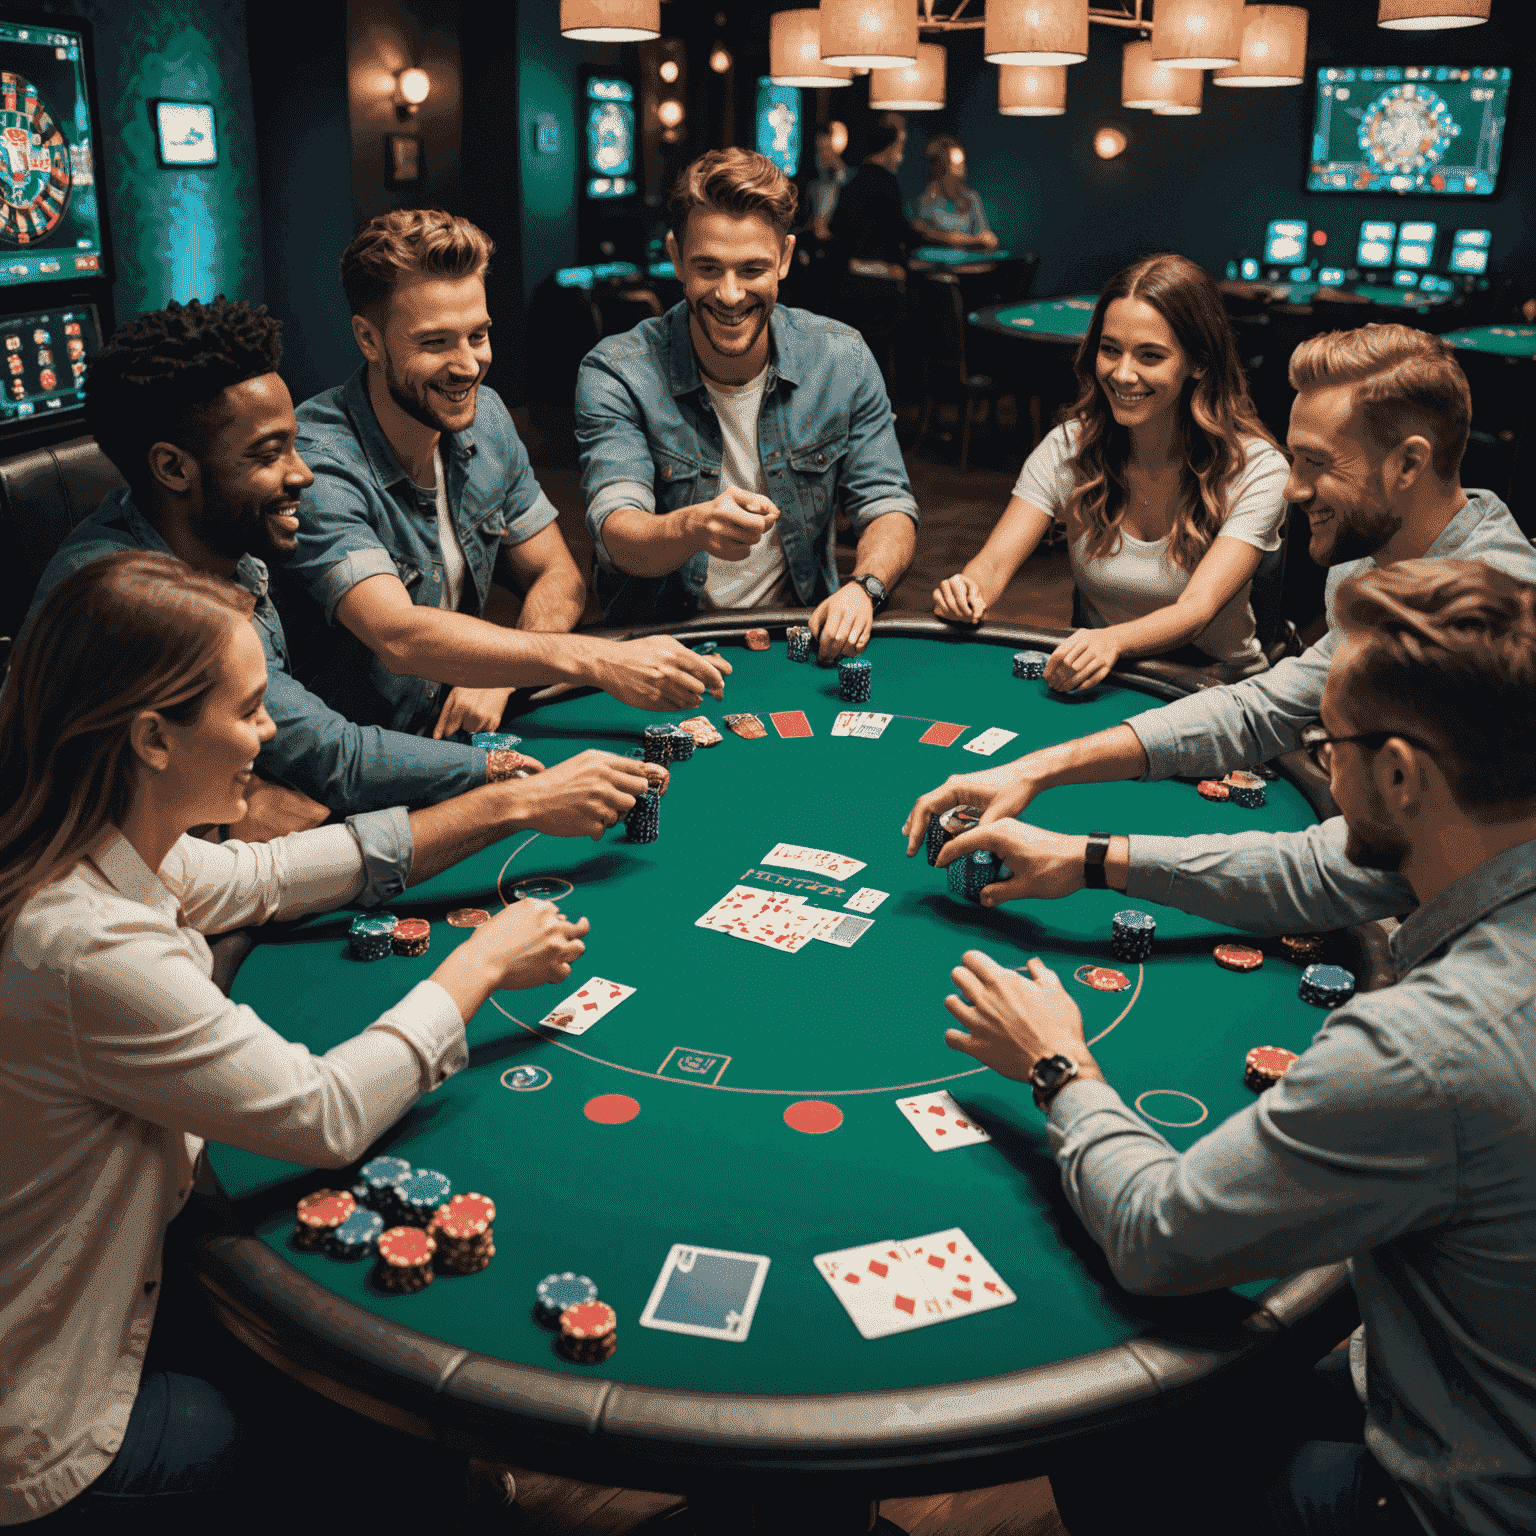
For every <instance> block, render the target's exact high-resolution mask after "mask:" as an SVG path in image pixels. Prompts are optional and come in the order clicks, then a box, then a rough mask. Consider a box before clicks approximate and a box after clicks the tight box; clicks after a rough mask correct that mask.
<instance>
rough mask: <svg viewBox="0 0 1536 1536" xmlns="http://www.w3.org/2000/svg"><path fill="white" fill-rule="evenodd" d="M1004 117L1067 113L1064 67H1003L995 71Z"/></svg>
mask: <svg viewBox="0 0 1536 1536" xmlns="http://www.w3.org/2000/svg"><path fill="white" fill-rule="evenodd" d="M997 110H998V111H999V112H1001V113H1002V115H1003V116H1004V117H1060V116H1061V114H1062V113H1063V112H1065V111H1066V110H1067V66H1066V65H1065V64H1004V65H1003V66H1002V68H1001V69H999V70H998V72H997Z"/></svg>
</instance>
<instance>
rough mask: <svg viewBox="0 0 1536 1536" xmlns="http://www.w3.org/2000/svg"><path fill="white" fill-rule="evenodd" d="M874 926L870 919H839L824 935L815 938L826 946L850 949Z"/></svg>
mask: <svg viewBox="0 0 1536 1536" xmlns="http://www.w3.org/2000/svg"><path fill="white" fill-rule="evenodd" d="M874 926H875V920H874V918H872V917H853V916H851V915H850V916H847V917H840V918H838V920H837V922H836V923H834V924H833V925H832V926H831V927H830V928H828V929H827V931H826V932H825V933H818V934H817V935H816V937H817V938H818V939H822V940H824V941H825V942H826V943H828V944H836V945H837V946H838V947H839V948H840V949H852V948H853V946H854V945H855V944H856V943H857V942H858V940H859V936H860V935H861V934H863V933H865V932H867V931H868V930H869V929H871V928H873V927H874Z"/></svg>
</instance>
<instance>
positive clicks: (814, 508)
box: [576, 149, 917, 661]
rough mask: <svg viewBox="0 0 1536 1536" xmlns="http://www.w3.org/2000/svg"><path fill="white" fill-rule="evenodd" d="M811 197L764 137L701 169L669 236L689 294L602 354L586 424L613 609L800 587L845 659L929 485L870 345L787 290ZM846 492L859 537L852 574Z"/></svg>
mask: <svg viewBox="0 0 1536 1536" xmlns="http://www.w3.org/2000/svg"><path fill="white" fill-rule="evenodd" d="M795 198H796V193H795V188H794V185H793V184H792V183H791V182H790V181H789V179H788V178H787V177H786V176H785V175H784V174H783V173H782V172H781V171H780V170H779V169H778V167H777V166H775V165H774V164H773V163H772V161H770V160H768V159H766V158H765V157H764V156H762V155H755V154H748V153H747V152H746V151H745V150H739V149H727V150H714V151H711V152H710V153H709V154H707V155H705V156H703V157H702V158H701V159H699V160H696V161H695V162H694V163H693V164H692V165H691V166H689V167H688V169H687V170H686V171H684V172H683V174H682V175H681V176H680V177H679V178H678V183H677V188H676V190H675V191H674V193H673V196H672V203H671V214H672V233H671V234H669V235H668V236H667V250H668V253H669V254H670V255H671V257H672V264H673V266H674V267H675V268H676V269H677V275H678V277H679V279H680V280H681V281H682V283H683V286H684V290H685V302H684V303H682V304H679V305H677V306H676V307H675V308H673V309H672V310H670V311H669V312H668V313H667V314H665V315H662V316H661V317H660V318H659V319H654V320H643V321H641V323H640V324H639V325H637V326H636V327H635V328H634V329H633V330H632V331H627V332H626V333H625V334H624V335H622V336H612V337H605V338H604V339H603V340H602V341H600V342H599V343H598V344H597V346H596V347H594V348H593V349H592V351H591V352H590V353H588V354H587V356H586V358H585V359H584V360H583V362H582V365H581V371H580V373H579V375H578V377H577V383H576V439H577V442H578V443H579V444H580V447H581V478H582V492H583V494H584V495H585V497H586V500H587V526H588V528H590V529H591V531H592V538H593V542H594V543H595V544H596V546H597V590H598V596H599V597H600V598H601V599H602V602H603V618H604V620H605V621H607V622H609V623H645V622H661V621H666V620H669V619H673V618H678V617H685V616H688V615H690V614H692V613H694V612H696V611H697V610H699V609H701V608H702V609H715V608H729V609H745V608H759V607H769V606H776V605H779V604H784V603H794V604H800V605H803V606H806V607H814V612H813V613H812V614H811V617H810V620H809V623H810V628H811V632H812V634H813V635H814V636H815V637H816V639H817V642H818V650H819V653H820V656H821V659H822V660H823V661H831V660H834V659H835V658H836V657H838V656H841V655H845V654H854V653H857V652H858V651H861V650H863V649H864V647H865V646H866V645H867V644H868V643H869V635H870V626H871V624H872V622H873V620H874V617H875V615H876V614H877V613H878V612H879V611H880V609H881V608H883V607H884V606H885V604H886V602H887V601H888V599H889V595H890V592H891V589H892V588H893V587H894V586H895V585H896V583H897V582H898V581H899V580H900V579H901V577H902V575H903V574H904V573H905V571H906V569H907V566H908V565H909V564H910V563H911V560H912V555H913V552H914V550H915V549H916V547H917V535H916V528H917V503H916V502H915V501H914V500H913V498H912V491H911V487H910V486H909V484H908V482H907V472H906V468H905V466H904V465H903V464H902V461H901V450H900V448H899V447H898V446H897V442H896V431H895V425H894V420H893V417H892V414H891V405H890V400H889V399H888V398H887V396H886V393H885V386H884V384H883V383H882V382H881V378H880V371H879V369H878V368H877V367H876V365H875V360H874V358H873V357H872V356H871V355H870V352H869V348H868V347H866V346H865V345H864V343H863V341H862V340H860V338H859V336H858V334H857V333H856V332H855V331H852V330H850V329H849V328H848V327H847V326H844V325H840V324H838V323H837V322H836V321H834V320H826V319H823V318H822V317H821V316H819V315H813V314H811V313H809V312H808V311H806V310H800V309H786V308H781V307H779V306H778V292H779V283H780V282H781V281H782V279H783V278H784V276H785V275H786V274H787V273H788V271H789V264H790V261H791V259H792V257H793V254H794V246H795V240H794V236H793V235H791V234H790V233H789V227H790V224H791V221H792V220H793V218H794V211H795ZM839 501H840V502H841V503H842V507H843V511H844V513H845V514H846V515H847V517H848V520H849V521H850V522H851V523H852V524H853V527H854V531H855V532H856V533H857V534H858V536H859V544H858V553H857V555H856V557H855V560H854V569H853V574H852V576H851V577H850V578H849V580H848V582H847V584H846V585H844V586H843V587H842V588H841V589H840V590H839V588H838V576H837V566H836V564H835V562H834V560H833V555H832V525H833V511H834V507H835V505H836V504H837V503H838V502H839Z"/></svg>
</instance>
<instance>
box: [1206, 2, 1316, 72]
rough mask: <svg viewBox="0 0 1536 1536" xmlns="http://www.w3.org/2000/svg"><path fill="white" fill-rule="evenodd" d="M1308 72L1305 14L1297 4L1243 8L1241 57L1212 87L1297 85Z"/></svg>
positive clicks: (1248, 6)
mask: <svg viewBox="0 0 1536 1536" xmlns="http://www.w3.org/2000/svg"><path fill="white" fill-rule="evenodd" d="M1306 72H1307V13H1306V12H1305V11H1304V10H1303V9H1302V8H1301V7H1300V6H1299V5H1245V6H1244V7H1243V42H1242V57H1241V58H1240V59H1239V60H1238V61H1237V63H1236V64H1234V65H1233V66H1232V67H1231V68H1230V69H1222V70H1218V71H1217V72H1216V73H1215V74H1214V75H1212V76H1211V84H1212V85H1251V86H1258V85H1300V84H1301V82H1302V80H1303V79H1304V78H1305V77H1306Z"/></svg>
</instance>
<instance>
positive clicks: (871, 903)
mask: <svg viewBox="0 0 1536 1536" xmlns="http://www.w3.org/2000/svg"><path fill="white" fill-rule="evenodd" d="M890 894H891V893H890V892H889V891H877V890H876V889H875V888H874V887H873V886H870V885H861V886H860V887H859V888H858V890H856V891H855V892H854V893H853V895H852V896H850V897H849V898H848V900H847V901H845V902H844V903H843V905H844V906H845V907H847V909H848V910H849V911H850V912H873V911H874V910H875V908H876V907H878V906H879V905H880V903H881V902H882V901H884V900H885V898H886V897H887V896H889V895H890Z"/></svg>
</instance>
